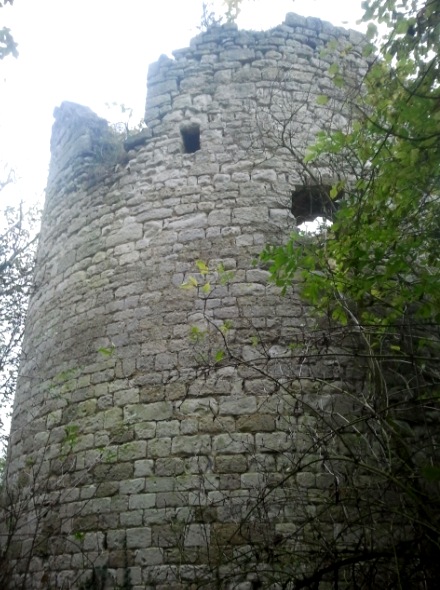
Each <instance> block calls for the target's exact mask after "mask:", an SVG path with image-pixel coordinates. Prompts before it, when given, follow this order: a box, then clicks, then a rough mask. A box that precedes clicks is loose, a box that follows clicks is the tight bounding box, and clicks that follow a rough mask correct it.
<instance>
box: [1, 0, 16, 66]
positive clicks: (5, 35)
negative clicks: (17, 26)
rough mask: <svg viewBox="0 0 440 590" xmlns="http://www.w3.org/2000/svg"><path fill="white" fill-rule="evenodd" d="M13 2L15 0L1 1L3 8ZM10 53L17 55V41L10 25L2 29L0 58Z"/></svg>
mask: <svg viewBox="0 0 440 590" xmlns="http://www.w3.org/2000/svg"><path fill="white" fill-rule="evenodd" d="M13 2H14V0H3V1H1V2H0V8H3V7H4V6H5V5H6V4H11V5H12V4H13ZM8 55H13V56H14V57H17V55H18V52H17V43H16V42H15V41H14V37H13V36H12V34H11V30H10V29H8V27H2V28H1V29H0V60H1V59H4V58H5V57H6V56H8Z"/></svg>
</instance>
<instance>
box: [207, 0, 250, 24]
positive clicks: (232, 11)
mask: <svg viewBox="0 0 440 590" xmlns="http://www.w3.org/2000/svg"><path fill="white" fill-rule="evenodd" d="M214 4H215V3H214V2H203V4H202V17H201V23H200V29H202V30H206V29H208V28H209V27H211V26H215V25H221V24H222V23H223V22H224V20H225V21H226V22H228V23H234V22H235V21H236V20H237V18H238V16H239V14H240V12H241V7H242V4H243V0H222V1H221V4H222V7H221V9H220V7H219V12H220V14H217V12H216V10H215V6H214Z"/></svg>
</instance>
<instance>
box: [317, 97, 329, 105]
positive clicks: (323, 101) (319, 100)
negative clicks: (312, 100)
mask: <svg viewBox="0 0 440 590" xmlns="http://www.w3.org/2000/svg"><path fill="white" fill-rule="evenodd" d="M329 100H330V98H329V97H328V96H327V95H326V94H320V95H319V96H318V97H317V99H316V104H319V105H321V106H324V105H326V104H327V103H328V102H329Z"/></svg>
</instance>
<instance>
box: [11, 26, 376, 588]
mask: <svg viewBox="0 0 440 590" xmlns="http://www.w3.org/2000/svg"><path fill="white" fill-rule="evenodd" d="M358 41H359V38H358V37H357V36H356V35H355V34H354V33H353V32H347V31H343V30H342V29H336V28H333V27H331V25H328V24H326V23H321V22H320V21H318V20H316V19H303V18H300V17H296V16H295V15H288V16H287V18H286V21H285V23H284V24H283V25H281V26H279V27H276V28H275V29H273V30H272V31H268V32H263V33H256V32H246V31H238V30H237V29H236V28H235V27H233V26H224V27H219V28H213V29H211V30H209V31H207V32H206V33H202V34H201V35H199V36H198V37H197V38H196V39H195V40H193V41H192V44H191V47H190V48H188V49H185V50H180V51H178V52H176V53H175V59H174V60H170V59H168V58H164V57H163V58H161V59H160V60H159V61H158V62H157V63H156V64H153V66H151V68H150V73H149V90H148V98H147V110H146V121H147V123H148V125H149V132H148V133H146V134H145V135H144V136H143V137H142V141H139V142H131V143H130V142H129V143H128V144H126V149H128V152H127V151H125V150H123V149H122V150H121V146H122V145H123V140H122V139H121V141H120V143H118V141H116V142H115V138H114V136H113V135H112V134H111V132H110V130H109V128H108V126H107V124H106V122H105V121H103V120H102V119H99V118H98V117H96V116H95V115H94V114H93V113H91V112H90V111H89V110H88V109H86V108H84V107H79V106H78V105H71V104H66V103H65V104H63V105H62V106H61V107H60V109H58V110H57V111H56V113H55V118H56V120H55V124H54V132H53V139H52V164H51V171H50V176H49V184H48V189H47V202H46V206H45V214H44V217H43V225H42V232H41V240H40V244H39V250H38V258H37V268H36V286H35V293H34V295H33V297H32V301H31V303H30V307H29V317H28V321H27V326H26V337H25V341H24V353H23V363H22V368H21V377H20V383H19V388H18V392H17V397H16V401H15V406H14V417H13V425H12V433H11V445H10V449H9V467H8V477H9V482H10V485H11V486H14V485H18V486H19V488H20V489H21V490H22V491H21V492H20V493H21V494H22V495H23V494H25V493H28V494H29V493H30V494H31V495H33V497H34V498H35V502H34V501H33V500H32V501H31V502H30V504H29V506H27V507H25V509H24V512H23V515H24V516H23V517H21V518H20V521H19V523H18V525H17V533H16V534H15V541H14V546H13V554H12V557H11V564H12V565H13V568H14V576H15V577H14V578H13V579H14V580H15V582H17V581H19V582H22V583H24V587H26V588H47V587H57V588H62V587H66V588H67V587H72V588H76V587H79V585H80V582H82V583H86V582H87V580H90V579H91V576H92V577H93V576H97V575H98V574H97V572H101V573H100V574H99V575H102V576H104V573H105V576H107V583H108V584H111V583H112V582H111V580H113V579H115V580H117V583H119V585H121V584H123V583H125V582H126V581H127V580H128V579H129V580H130V584H132V587H134V588H139V589H140V588H156V587H158V588H160V587H163V588H165V587H166V588H171V587H173V588H184V587H190V586H189V585H190V584H191V583H197V581H198V580H207V582H206V583H207V584H208V587H214V586H212V585H209V584H210V582H209V580H210V577H209V576H211V575H213V574H212V572H213V571H214V570H215V571H216V572H217V574H216V575H220V576H224V579H225V580H226V579H229V576H232V577H231V584H235V583H238V582H240V581H244V580H246V579H247V574H248V572H247V571H246V570H243V571H242V572H240V571H238V572H235V574H234V570H233V569H230V570H228V564H229V565H230V564H231V563H233V562H234V559H236V558H237V556H238V557H239V556H240V552H244V553H243V554H245V553H246V552H247V551H248V548H249V546H251V545H252V541H253V540H258V539H260V540H264V541H265V542H267V543H269V545H270V544H273V542H274V540H276V539H279V538H280V537H279V535H281V536H282V535H283V534H284V533H286V532H287V533H288V532H289V530H290V529H289V527H288V526H286V522H288V523H292V522H293V521H294V520H295V517H294V516H292V514H293V513H292V510H294V505H292V503H290V504H289V507H287V508H286V505H285V504H284V505H283V504H282V503H281V500H280V498H281V496H283V497H284V495H285V492H284V491H280V493H279V494H278V495H277V493H275V494H274V495H273V496H272V499H273V505H272V507H271V509H270V510H269V513H268V516H267V520H266V521H264V526H261V522H262V521H260V520H257V521H256V522H255V519H253V518H251V517H249V518H248V520H247V525H246V527H244V528H242V527H239V528H240V531H239V533H238V532H237V530H238V529H237V526H239V524H240V519H243V518H245V519H246V514H251V513H252V509H253V508H252V507H253V506H255V503H256V502H257V503H258V499H259V498H261V493H264V489H267V488H265V487H264V486H267V485H268V482H269V484H270V485H273V484H274V482H277V481H280V472H282V470H283V469H284V468H285V467H286V465H287V462H288V459H287V457H288V456H291V455H292V453H293V454H294V453H295V449H296V448H297V444H298V442H297V433H298V432H299V431H300V430H301V424H302V422H301V420H302V417H301V414H300V412H296V413H295V411H294V407H295V406H294V403H292V397H291V394H290V393H289V392H288V391H287V390H286V387H285V385H283V383H285V382H286V381H285V380H287V381H288V382H289V383H292V382H295V383H296V384H297V387H299V388H301V392H303V393H304V394H307V395H312V394H313V391H312V390H310V391H309V390H308V389H307V383H305V382H304V381H300V377H307V373H306V371H307V368H305V367H304V366H303V364H301V366H300V363H299V361H298V360H292V359H291V358H290V357H289V354H288V350H289V348H288V346H289V343H291V342H292V340H293V339H295V337H296V335H297V334H298V333H301V332H302V331H304V329H305V319H304V311H303V309H302V308H301V306H300V304H299V302H298V301H297V300H296V298H295V297H294V296H292V297H290V298H282V297H281V296H280V293H279V291H278V290H277V289H276V288H275V287H274V286H273V285H270V284H267V277H268V273H267V271H266V270H265V269H261V268H258V267H257V266H255V265H253V261H254V260H255V259H256V258H257V257H258V254H259V252H260V251H261V249H262V247H263V246H264V244H265V243H267V242H269V241H275V240H277V239H280V238H283V236H286V235H288V233H289V232H290V231H292V228H293V227H294V221H295V220H294V218H293V217H292V215H291V213H290V207H291V203H290V199H291V194H292V191H293V190H294V188H295V186H297V185H298V183H300V182H301V180H302V178H303V172H304V171H303V170H302V169H301V168H300V166H299V164H298V161H296V160H295V158H292V150H290V151H289V149H287V148H288V147H289V146H288V145H282V144H281V145H280V144H279V139H280V137H281V136H280V135H279V131H280V129H279V127H278V126H277V124H276V122H277V121H278V122H281V121H282V120H283V119H285V118H286V117H290V124H291V126H290V128H289V137H290V140H291V141H293V139H294V140H295V149H297V150H298V153H299V152H301V150H304V149H305V147H306V145H307V143H308V142H309V141H310V139H311V138H312V137H313V135H314V133H315V132H316V131H317V130H319V128H320V123H321V122H322V121H328V120H329V117H330V118H331V120H332V122H333V123H335V119H336V118H335V111H334V110H331V109H330V107H329V106H319V105H318V104H316V97H317V96H319V95H320V94H325V93H328V94H331V92H332V84H331V79H330V78H329V75H328V73H327V70H328V67H329V64H330V63H331V62H332V61H333V60H334V59H336V58H338V59H341V60H342V58H341V52H343V53H344V55H348V57H347V60H348V62H349V63H350V64H354V65H355V67H356V68H359V69H360V70H362V68H363V67H364V63H363V61H362V59H361V57H360V52H359V50H358V48H357V47H356V43H357V42H358ZM334 43H336V46H335V45H334ZM350 46H351V49H350ZM326 47H328V54H327V55H325V52H323V51H322V50H324V49H325V48H326ZM323 56H324V57H323ZM341 99H342V97H341V96H338V95H336V94H335V95H334V96H333V98H332V101H333V104H337V105H339V108H338V109H337V112H338V116H339V117H340V119H339V123H340V124H346V123H347V116H348V114H347V112H346V111H344V108H345V107H344V106H343V104H342V102H341ZM335 124H336V123H335ZM290 148H292V145H290ZM108 154H110V156H109V155H108ZM124 154H126V156H125V155H124ZM197 261H199V265H198V267H197V266H196V263H197ZM182 284H184V285H187V286H188V287H191V285H193V286H194V285H197V286H196V287H195V288H194V289H191V288H188V289H182V288H181V286H182ZM317 370H318V369H317ZM340 370H341V369H340V365H338V367H332V366H323V367H321V368H319V371H321V373H320V374H321V375H322V376H323V377H325V379H326V380H332V379H334V380H338V379H341V374H340ZM283 380H284V381H283ZM292 380H293V381H292ZM290 387H291V386H290V385H289V388H290ZM304 388H305V389H304ZM288 393H289V394H288ZM287 394H288V395H287ZM289 454H290V455H289ZM281 479H282V478H281ZM303 481H304V482H305V481H307V482H308V483H307V486H308V487H309V488H310V490H311V494H312V495H313V493H314V491H316V489H318V488H319V485H318V484H317V483H316V477H315V474H314V473H313V469H312V468H310V473H308V472H307V470H306V472H305V473H304V477H303ZM262 490H263V491H262ZM296 501H298V498H296ZM253 503H254V504H253ZM231 547H233V549H231ZM252 559H254V560H255V556H252V557H251V561H252ZM250 569H252V568H250ZM254 569H255V568H254ZM103 572H104V573H103ZM233 574H234V575H235V576H236V577H234V575H233ZM94 579H96V577H95V578H94ZM23 580H24V582H23ZM15 582H14V583H15ZM127 583H128V582H127ZM115 584H116V582H115ZM225 584H226V582H225ZM109 587H116V586H115V585H114V586H109ZM232 587H235V586H232Z"/></svg>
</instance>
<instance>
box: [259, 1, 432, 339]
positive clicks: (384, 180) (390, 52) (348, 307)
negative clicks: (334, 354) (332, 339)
mask: <svg viewBox="0 0 440 590" xmlns="http://www.w3.org/2000/svg"><path fill="white" fill-rule="evenodd" d="M412 5H413V3H410V2H409V1H406V2H403V3H401V9H400V12H396V11H394V7H395V3H394V2H373V3H371V4H370V5H369V8H368V10H367V12H366V17H365V18H366V19H368V18H372V17H374V18H375V19H377V20H378V22H381V23H384V22H385V24H386V25H387V26H388V27H389V28H390V31H389V34H388V37H387V38H386V39H385V41H384V42H383V44H382V46H381V47H380V53H379V57H377V58H376V59H375V61H374V62H373V63H372V65H371V67H370V70H369V73H368V75H367V77H366V79H365V82H364V89H365V91H364V93H362V94H360V95H359V96H358V99H357V102H356V104H355V107H356V109H357V112H358V115H359V116H358V120H357V121H356V122H355V123H354V124H353V126H352V129H351V130H349V131H346V132H343V131H338V132H336V133H326V132H325V131H322V132H321V133H320V134H319V135H318V137H317V141H316V143H315V144H314V145H313V146H311V148H310V149H309V151H308V153H307V154H306V156H305V158H304V162H305V163H307V164H309V165H310V164H315V165H323V164H329V163H330V165H332V163H333V173H334V178H335V179H338V181H337V182H336V184H335V186H334V187H333V189H332V192H331V194H330V196H331V197H333V198H336V196H337V195H339V194H340V193H341V191H344V195H345V198H344V199H343V202H342V203H341V204H340V206H339V209H338V211H337V212H336V213H335V214H334V216H333V225H332V227H331V228H330V229H328V230H327V231H326V233H325V234H321V235H320V236H318V237H317V238H310V237H307V236H304V235H301V234H296V235H294V236H292V238H291V240H290V241H289V242H288V244H287V245H286V246H284V247H282V248H269V249H268V250H267V251H266V253H265V254H264V256H263V258H264V259H265V260H266V261H267V260H272V261H273V265H272V272H273V276H274V278H275V279H276V281H277V282H278V284H279V285H281V286H283V287H286V286H287V285H288V284H290V282H291V281H292V280H293V278H294V277H296V276H298V274H299V275H300V276H301V279H302V282H303V294H304V295H305V296H306V297H307V298H308V300H309V301H311V302H312V303H313V304H314V305H316V306H318V307H319V309H320V310H321V311H327V310H328V309H330V310H331V313H332V314H333V317H334V318H335V319H337V320H338V321H340V322H342V323H344V324H346V323H347V322H348V321H352V320H353V318H356V321H358V322H359V323H360V324H361V325H365V326H367V325H373V326H375V328H374V330H376V328H377V327H385V326H388V327H389V326H396V324H398V323H399V322H400V323H401V322H404V321H405V320H406V319H407V318H408V317H409V315H411V317H415V318H417V319H418V321H419V322H424V323H427V324H430V323H433V324H435V325H437V324H438V323H439V320H440V308H439V303H440V300H439V294H440V288H439V287H440V274H439V269H438V263H437V249H438V239H439V237H440V234H439V229H440V228H439V195H438V188H437V187H438V181H439V176H440V159H439V154H440V152H439V145H438V140H439V137H440V116H439V110H438V101H439V99H440V93H439V92H440V89H439V69H438V63H437V52H438V45H439V43H438V19H440V9H439V8H438V3H435V2H429V1H428V2H426V3H425V4H424V8H423V10H420V11H419V12H418V13H415V12H414V10H413V8H412ZM405 8H406V11H404V9H405ZM369 30H370V33H371V34H372V35H374V34H375V31H376V29H375V27H374V25H372V24H371V23H370V27H369ZM337 160H339V162H341V161H343V162H344V164H343V166H339V168H336V166H335V165H334V162H335V161H337ZM376 333H378V332H377V331H376Z"/></svg>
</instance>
